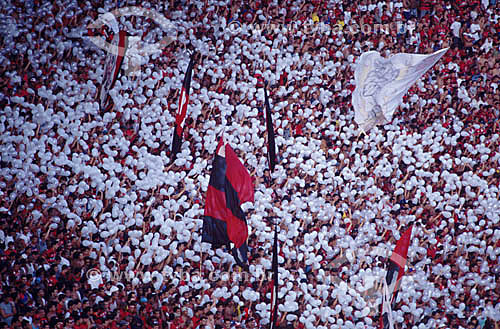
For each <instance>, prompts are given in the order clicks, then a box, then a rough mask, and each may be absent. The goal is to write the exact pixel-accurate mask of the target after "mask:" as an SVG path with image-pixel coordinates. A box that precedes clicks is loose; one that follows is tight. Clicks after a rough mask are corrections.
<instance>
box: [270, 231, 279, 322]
mask: <svg viewBox="0 0 500 329" xmlns="http://www.w3.org/2000/svg"><path fill="white" fill-rule="evenodd" d="M272 270H273V282H272V287H271V319H270V321H269V323H270V325H269V328H270V329H274V328H276V322H277V317H278V230H277V229H276V224H275V225H274V244H273V265H272Z"/></svg>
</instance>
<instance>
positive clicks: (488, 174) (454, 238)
mask: <svg viewBox="0 0 500 329" xmlns="http://www.w3.org/2000/svg"><path fill="white" fill-rule="evenodd" d="M1 3H2V5H1V9H0V15H1V20H0V25H1V28H0V31H1V35H2V38H0V40H1V41H0V42H1V43H2V47H1V49H0V62H1V71H2V74H1V75H0V79H1V81H2V84H1V90H0V104H1V110H0V152H1V153H0V158H1V159H0V161H1V174H0V187H1V189H0V207H1V208H0V220H1V222H0V259H1V266H0V327H4V328H78V329H84V328H163V329H165V328H168V329H174V328H212V329H214V328H264V327H265V326H266V324H268V323H269V315H270V291H271V287H270V276H269V273H270V269H271V257H272V255H271V251H272V248H271V246H272V241H273V221H275V222H277V223H278V226H277V227H278V230H279V239H280V257H279V262H280V269H279V272H280V282H279V283H280V288H279V289H280V294H279V313H278V319H279V321H278V322H279V325H280V326H281V327H283V328H376V327H377V326H378V318H379V314H380V304H381V294H380V285H379V282H380V281H381V278H383V277H384V270H385V264H386V261H387V257H388V255H390V252H391V250H392V249H393V248H394V245H395V242H396V241H397V240H398V239H399V236H400V232H402V230H404V229H405V228H406V227H408V226H409V225H411V224H413V225H414V226H413V236H412V239H411V245H410V248H409V252H408V263H407V269H406V274H405V276H404V277H403V280H402V283H401V287H400V289H399V293H398V296H397V301H396V303H395V306H394V308H393V314H394V319H395V322H396V327H397V328H498V324H499V321H500V306H499V305H500V304H499V303H498V301H499V300H500V297H499V296H500V286H499V285H498V282H500V279H499V274H500V268H499V265H498V257H499V254H500V241H499V239H500V229H499V219H500V217H499V216H500V201H499V199H500V194H499V184H500V170H499V168H500V166H499V164H500V147H499V133H500V127H499V125H500V124H499V121H498V118H499V115H500V113H499V111H500V92H499V91H498V83H499V77H500V60H499V51H500V42H499V35H500V25H499V15H500V7H499V6H498V4H497V2H496V1H495V0H489V1H488V0H482V1H479V0H469V1H465V0H455V1H447V0H438V1H429V0H421V1H418V0H405V1H390V0H387V1H377V0H362V1H340V0H334V1H311V2H302V1H288V2H282V1H276V0H275V1H269V0H261V1H255V2H243V1H239V0H236V1H227V0H226V1H213V0H204V1H202V0H198V1H190V0H185V1H173V0H172V1H147V2H146V1H144V2H138V1H133V0H132V1H130V0H129V1H125V0H122V1H109V0H108V1H104V2H101V1H95V0H91V1H75V0H69V1H61V0H56V1H44V0H34V1H19V0H2V1H1ZM136 5H137V6H138V5H140V6H142V7H145V8H149V9H152V10H154V11H156V12H158V13H160V14H161V15H163V16H164V17H166V18H167V19H168V20H169V21H170V22H172V23H173V26H175V29H176V40H175V41H174V42H173V43H171V44H169V45H168V46H166V47H164V48H163V49H160V50H159V52H157V53H154V54H151V55H145V56H144V58H143V63H141V64H142V65H141V66H140V73H139V74H138V75H135V76H128V75H126V74H122V75H121V76H120V78H119V80H118V81H117V82H116V85H115V87H114V88H113V90H112V91H110V95H111V98H112V102H111V104H113V105H112V106H111V107H108V108H101V107H100V105H99V101H98V94H99V89H100V82H101V77H102V75H103V70H104V69H103V68H104V60H105V58H106V55H107V54H106V52H104V51H103V50H101V49H99V48H98V47H97V46H96V45H94V44H93V43H92V42H90V41H89V40H88V38H86V35H89V34H90V33H92V34H93V35H103V37H106V34H109V30H108V27H106V26H104V27H102V28H95V29H90V28H87V26H88V25H89V24H90V23H91V22H92V21H93V20H95V19H96V18H97V17H98V15H99V14H102V13H105V12H108V11H110V10H113V9H115V8H117V7H126V6H136ZM119 23H120V26H121V28H122V29H126V30H127V33H128V34H130V35H133V36H137V37H140V38H142V39H143V40H145V41H147V42H151V43H152V42H155V41H157V40H160V39H161V38H163V37H165V36H166V33H167V32H165V31H164V30H162V29H161V28H160V27H159V26H158V24H157V22H154V21H153V20H152V19H150V18H147V17H137V16H135V17H134V16H122V17H119ZM384 24H385V25H384ZM90 30H92V31H90ZM169 33H171V31H170V32H169ZM445 47H449V48H450V49H449V50H448V52H447V53H446V54H445V56H444V57H443V58H442V59H441V61H440V62H438V63H437V64H436V65H435V66H434V67H433V68H432V69H431V70H430V71H429V72H428V73H427V74H426V75H425V76H424V77H423V78H422V79H421V80H419V82H418V83H417V84H416V85H415V86H414V87H412V88H411V89H410V91H409V92H408V95H407V96H406V97H405V98H404V102H403V104H402V106H401V107H400V109H399V110H398V111H397V113H396V114H395V115H394V118H393V120H392V122H390V123H389V124H386V125H385V126H379V127H375V128H374V129H372V130H370V131H367V132H362V131H360V129H359V128H358V126H357V124H356V123H355V122H354V121H353V117H354V113H353V109H352V106H351V101H350V94H351V93H352V91H353V90H354V78H353V69H354V67H355V65H356V60H357V58H358V57H359V55H360V54H361V53H363V52H365V51H369V50H378V51H380V52H381V53H382V54H384V55H385V56H387V55H389V54H394V53H399V52H407V53H430V52H433V51H436V50H439V49H442V48H445ZM188 51H196V53H197V54H198V55H197V60H196V64H195V66H194V70H193V78H192V83H191V94H190V104H189V108H188V119H187V122H186V128H185V129H184V132H185V135H184V144H183V147H182V152H181V153H180V154H179V156H178V157H177V160H175V162H171V161H170V146H171V141H172V134H173V127H174V120H175V112H176V110H177V105H178V98H179V90H180V87H181V85H182V80H183V78H184V72H185V70H186V67H187V64H188V61H189V55H188ZM127 61H128V59H127V58H126V60H125V65H128V62H127ZM264 80H265V81H268V82H269V88H268V93H269V95H270V99H271V104H272V105H271V106H272V110H273V112H274V115H273V122H274V125H275V128H276V142H277V148H278V153H279V155H278V158H279V165H278V166H277V167H276V169H275V171H274V172H273V173H270V172H269V170H268V163H267V160H266V152H267V151H266V150H267V148H266V145H267V143H266V139H265V122H264V111H263V99H264V94H263V89H262V87H263V81H264ZM222 132H224V135H225V137H226V139H227V141H228V142H230V144H231V146H232V147H233V149H235V151H236V153H237V154H238V156H239V157H240V159H241V160H242V162H243V163H244V164H245V166H246V167H247V168H248V170H249V172H250V173H251V175H252V177H253V179H254V180H255V191H256V197H255V202H254V203H253V204H245V205H244V206H243V208H244V210H245V211H247V214H248V215H247V221H248V224H249V227H250V235H249V240H248V245H249V247H250V253H249V263H250V266H249V270H248V272H246V271H243V270H242V269H240V268H239V267H238V266H237V265H236V264H235V262H234V259H233V257H232V256H231V254H230V252H228V251H226V250H223V249H217V250H212V249H211V247H210V245H208V244H206V243H201V227H202V223H203V220H202V218H203V207H204V195H205V192H206V189H207V186H208V181H209V176H210V168H211V162H212V159H213V156H214V151H215V148H216V145H217V136H220V135H221V133H222Z"/></svg>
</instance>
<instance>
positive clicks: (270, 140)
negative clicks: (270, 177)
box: [264, 83, 276, 172]
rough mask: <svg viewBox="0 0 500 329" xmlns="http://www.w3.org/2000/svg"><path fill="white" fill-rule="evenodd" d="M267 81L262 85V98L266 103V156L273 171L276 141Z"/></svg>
mask: <svg viewBox="0 0 500 329" xmlns="http://www.w3.org/2000/svg"><path fill="white" fill-rule="evenodd" d="M266 88H267V83H266V84H265V85H264V100H265V103H266V126H267V144H268V145H267V157H268V161H269V169H270V171H271V172H273V171H274V167H275V166H276V143H275V141H274V125H273V117H272V115H271V107H270V106H269V97H267V91H266Z"/></svg>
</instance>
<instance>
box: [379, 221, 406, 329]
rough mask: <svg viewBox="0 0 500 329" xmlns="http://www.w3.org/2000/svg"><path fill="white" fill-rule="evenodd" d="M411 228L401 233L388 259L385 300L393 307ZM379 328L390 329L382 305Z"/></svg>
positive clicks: (404, 263) (402, 271) (403, 271)
mask: <svg viewBox="0 0 500 329" xmlns="http://www.w3.org/2000/svg"><path fill="white" fill-rule="evenodd" d="M412 228H413V225H412V226H410V227H409V228H408V229H407V230H406V231H405V232H404V233H403V235H402V236H401V238H400V239H399V241H398V242H397V243H396V248H394V251H393V252H392V255H391V258H390V259H389V264H388V267H387V274H386V276H385V281H386V282H385V284H386V285H387V294H388V295H387V296H386V298H387V300H388V301H389V303H390V304H392V305H394V302H395V301H396V295H397V292H398V290H399V286H400V285H401V278H402V277H403V275H404V274H405V265H406V259H407V256H408V247H409V246H410V238H411V231H412ZM384 293H385V292H384ZM380 328H382V329H388V328H390V321H389V314H388V313H387V310H384V309H383V305H382V316H381V318H380Z"/></svg>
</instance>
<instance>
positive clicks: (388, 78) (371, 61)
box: [352, 48, 448, 131]
mask: <svg viewBox="0 0 500 329" xmlns="http://www.w3.org/2000/svg"><path fill="white" fill-rule="evenodd" d="M447 50H448V48H445V49H441V50H439V51H437V52H435V53H433V54H430V55H420V54H403V53H401V54H396V55H393V56H391V57H389V58H383V57H382V56H380V54H379V53H378V52H377V51H369V52H366V53H363V54H362V55H361V56H360V58H359V62H358V64H357V66H356V70H355V72H354V79H355V81H356V89H355V90H354V92H353V93H352V106H353V107H354V113H355V115H354V120H356V122H357V123H358V124H359V125H360V127H361V129H363V130H365V131H368V130H370V129H371V128H373V127H374V126H376V125H378V124H384V123H387V122H389V121H391V120H392V115H393V114H394V111H395V110H396V108H397V107H398V106H399V105H400V104H401V102H402V100H403V96H404V95H405V94H406V92H407V91H408V89H410V87H411V86H412V85H413V84H414V83H415V82H416V81H417V80H418V79H419V78H420V77H421V76H422V75H424V73H425V72H427V70H429V69H430V68H431V67H432V66H433V65H434V64H435V63H436V62H437V61H438V60H439V59H440V58H441V57H442V56H443V55H444V53H446V51H447Z"/></svg>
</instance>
